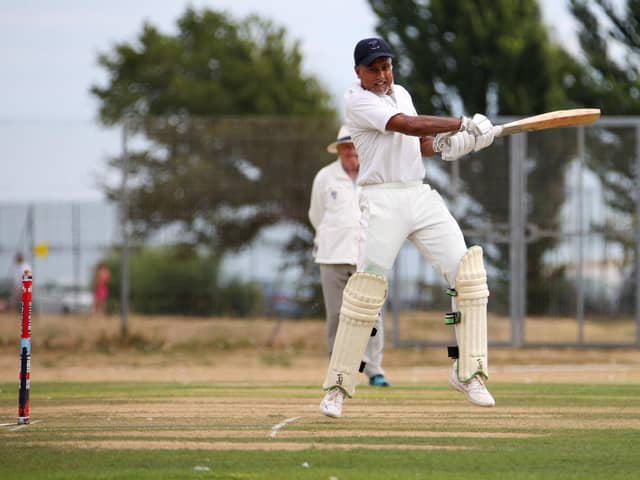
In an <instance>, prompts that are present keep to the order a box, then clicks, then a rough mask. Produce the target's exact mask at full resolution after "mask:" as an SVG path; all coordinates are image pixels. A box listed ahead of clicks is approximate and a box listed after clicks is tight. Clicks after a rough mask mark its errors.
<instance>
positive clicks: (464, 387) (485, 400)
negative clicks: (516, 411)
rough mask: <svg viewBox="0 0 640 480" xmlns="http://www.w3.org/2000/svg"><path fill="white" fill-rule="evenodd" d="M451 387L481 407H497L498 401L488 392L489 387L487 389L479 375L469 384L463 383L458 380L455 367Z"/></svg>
mask: <svg viewBox="0 0 640 480" xmlns="http://www.w3.org/2000/svg"><path fill="white" fill-rule="evenodd" d="M449 385H451V386H452V387H453V388H455V389H456V390H458V391H459V392H462V393H464V396H465V397H467V400H469V401H470V402H471V403H475V404H476V405H479V406H481V407H495V405H496V401H495V400H494V399H493V397H492V396H491V394H490V393H489V390H487V387H485V385H484V382H483V381H482V378H481V377H480V376H479V375H476V376H475V377H473V378H472V379H471V380H470V381H468V382H467V383H463V382H461V381H460V380H459V379H458V374H457V373H456V369H455V367H454V368H453V373H452V374H451V378H450V379H449Z"/></svg>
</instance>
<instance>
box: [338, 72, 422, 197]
mask: <svg viewBox="0 0 640 480" xmlns="http://www.w3.org/2000/svg"><path fill="white" fill-rule="evenodd" d="M392 91H393V93H392V94H391V95H376V94H375V93H373V92H370V91H368V90H365V89H363V88H362V86H361V85H360V81H359V80H358V81H357V82H355V83H354V84H353V85H352V86H351V88H349V90H348V91H347V93H346V94H345V105H346V123H347V126H348V127H349V131H350V132H351V139H352V140H353V143H354V145H355V146H356V151H357V152H358V159H359V160H360V171H359V172H358V184H359V185H372V184H377V183H386V182H415V181H422V179H423V178H424V175H425V169H424V164H423V162H422V153H421V152H420V139H419V138H418V137H412V136H409V135H404V134H402V133H397V132H390V131H386V130H385V127H386V125H387V122H388V121H389V119H390V118H391V117H393V116H394V115H397V114H399V113H404V114H406V115H417V112H416V109H415V107H414V105H413V100H412V99H411V95H410V94H409V92H407V90H406V89H405V88H403V87H401V86H400V85H395V84H394V85H393V87H392Z"/></svg>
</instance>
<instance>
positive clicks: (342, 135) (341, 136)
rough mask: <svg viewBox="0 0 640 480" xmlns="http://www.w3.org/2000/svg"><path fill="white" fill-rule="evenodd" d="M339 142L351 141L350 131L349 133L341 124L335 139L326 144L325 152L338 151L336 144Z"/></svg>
mask: <svg viewBox="0 0 640 480" xmlns="http://www.w3.org/2000/svg"><path fill="white" fill-rule="evenodd" d="M341 143H353V142H352V141H351V133H349V129H348V128H347V126H346V125H342V126H341V127H340V130H338V137H337V138H336V141H335V142H333V143H330V144H329V145H327V152H329V153H338V148H337V147H338V145H340V144H341Z"/></svg>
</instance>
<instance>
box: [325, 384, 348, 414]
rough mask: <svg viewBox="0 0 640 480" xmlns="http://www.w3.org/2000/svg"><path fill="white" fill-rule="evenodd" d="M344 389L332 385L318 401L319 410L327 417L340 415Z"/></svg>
mask: <svg viewBox="0 0 640 480" xmlns="http://www.w3.org/2000/svg"><path fill="white" fill-rule="evenodd" d="M344 396H345V393H344V390H342V389H341V388H340V387H332V388H330V389H329V390H327V393H326V395H325V396H324V398H323V399H322V401H321V402H320V411H321V412H322V413H323V414H324V415H326V416H327V417H333V418H338V417H341V416H342V404H343V403H344Z"/></svg>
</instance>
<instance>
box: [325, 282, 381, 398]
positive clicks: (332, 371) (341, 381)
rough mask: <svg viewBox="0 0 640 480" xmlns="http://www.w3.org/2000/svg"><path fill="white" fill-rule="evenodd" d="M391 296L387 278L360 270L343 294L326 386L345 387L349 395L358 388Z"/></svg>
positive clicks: (326, 387) (327, 387)
mask: <svg viewBox="0 0 640 480" xmlns="http://www.w3.org/2000/svg"><path fill="white" fill-rule="evenodd" d="M386 297H387V279H386V278H385V277H383V276H382V275H376V274H374V273H360V272H358V273H356V274H354V275H352V276H351V278H349V281H348V282H347V285H346V286H345V287H344V292H343V294H342V308H341V309H340V322H339V323H338V331H337V332H336V340H335V343H334V344H333V352H332V353H331V360H330V361H329V368H328V369H327V376H326V378H325V381H324V384H323V386H322V387H323V388H324V389H325V390H326V389H329V388H332V387H335V386H338V387H341V388H343V389H344V391H345V392H346V393H347V395H348V396H349V397H351V396H353V394H354V393H355V390H356V383H357V377H358V373H359V372H358V369H359V367H360V362H361V361H362V357H363V356H364V352H365V350H366V348H367V343H368V342H369V337H370V336H371V330H372V329H373V327H374V326H375V324H376V321H377V320H378V317H379V315H380V310H381V309H382V305H383V304H384V301H385V298H386Z"/></svg>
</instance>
